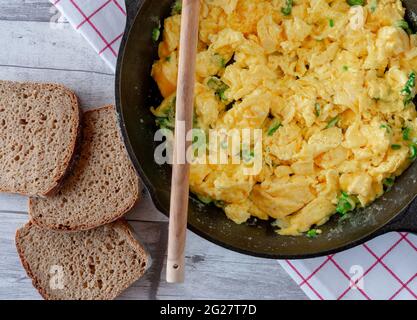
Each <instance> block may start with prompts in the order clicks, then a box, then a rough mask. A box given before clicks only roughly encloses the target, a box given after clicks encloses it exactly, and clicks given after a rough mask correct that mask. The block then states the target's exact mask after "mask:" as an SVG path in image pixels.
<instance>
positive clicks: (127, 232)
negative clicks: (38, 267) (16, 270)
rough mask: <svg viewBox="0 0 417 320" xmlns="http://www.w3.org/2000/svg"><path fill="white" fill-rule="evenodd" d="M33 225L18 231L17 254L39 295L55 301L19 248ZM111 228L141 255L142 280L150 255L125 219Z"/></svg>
mask: <svg viewBox="0 0 417 320" xmlns="http://www.w3.org/2000/svg"><path fill="white" fill-rule="evenodd" d="M32 225H34V223H33V221H29V222H28V223H27V224H26V225H24V226H23V227H22V228H20V229H18V230H17V231H16V235H15V243H16V249H17V253H18V255H19V259H20V262H21V264H22V266H23V268H24V269H25V271H26V274H27V275H28V277H29V278H30V279H31V280H32V284H33V286H34V287H35V289H36V290H38V292H39V294H40V295H41V296H42V298H43V299H45V300H53V299H52V297H51V296H49V295H48V293H47V291H46V290H45V289H44V288H42V286H41V285H40V282H39V279H38V278H37V277H36V276H35V274H34V273H33V272H32V270H31V268H30V265H29V262H28V261H27V260H26V258H25V256H24V254H23V251H22V248H21V247H20V246H19V238H20V234H21V232H22V231H23V230H24V229H26V228H30V227H31V226H32ZM109 226H111V227H112V228H114V230H115V231H116V232H118V233H119V234H121V233H122V234H123V235H124V236H125V239H126V240H127V242H128V243H129V245H130V246H131V247H132V248H134V250H135V252H137V253H138V254H139V256H140V259H141V261H142V265H143V267H142V268H141V270H140V273H139V275H138V277H137V280H138V279H140V278H141V277H142V276H143V275H144V273H145V271H146V269H147V266H148V262H149V258H148V257H149V255H148V253H147V252H146V250H145V249H144V247H143V246H142V245H141V244H140V243H139V242H138V241H137V240H136V239H135V236H134V235H133V232H132V229H131V226H130V225H129V224H128V223H127V221H126V220H125V219H119V220H117V221H115V222H113V223H111V224H109ZM128 288H129V285H127V286H124V287H122V288H121V289H120V290H118V291H115V292H114V293H113V294H112V295H111V296H110V297H109V299H111V300H112V299H115V298H116V297H117V296H119V295H120V294H121V293H122V292H123V291H125V290H126V289H128Z"/></svg>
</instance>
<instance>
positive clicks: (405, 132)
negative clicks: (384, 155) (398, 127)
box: [403, 127, 413, 141]
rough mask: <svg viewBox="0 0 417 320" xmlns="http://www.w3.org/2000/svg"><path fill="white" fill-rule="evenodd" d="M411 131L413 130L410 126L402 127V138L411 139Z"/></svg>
mask: <svg viewBox="0 0 417 320" xmlns="http://www.w3.org/2000/svg"><path fill="white" fill-rule="evenodd" d="M411 131H413V130H412V129H411V128H410V127H405V128H404V129H403V139H404V140H405V141H409V140H411V139H410V134H411Z"/></svg>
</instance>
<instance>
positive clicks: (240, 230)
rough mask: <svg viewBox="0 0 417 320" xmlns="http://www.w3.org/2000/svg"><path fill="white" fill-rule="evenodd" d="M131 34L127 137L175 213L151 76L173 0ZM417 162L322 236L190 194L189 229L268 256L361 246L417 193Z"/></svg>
mask: <svg viewBox="0 0 417 320" xmlns="http://www.w3.org/2000/svg"><path fill="white" fill-rule="evenodd" d="M139 2H143V5H142V8H141V10H140V12H139V13H138V15H137V17H136V19H135V20H134V21H132V28H131V31H130V33H127V34H126V35H125V37H124V39H123V42H122V46H121V52H120V56H119V63H118V71H117V79H116V102H117V108H118V113H119V116H120V118H121V119H120V120H121V121H120V123H121V129H122V133H123V135H124V138H125V142H126V145H127V148H128V151H129V153H130V156H131V158H132V161H133V163H134V165H135V167H136V169H137V170H138V171H139V173H140V174H141V176H142V179H143V181H144V182H145V184H146V185H147V187H148V189H149V191H150V193H151V196H152V198H153V201H154V203H155V205H156V206H157V208H158V209H159V210H160V211H161V212H163V213H164V214H168V212H169V194H170V179H171V178H170V177H171V169H170V167H169V166H168V165H165V166H159V165H157V164H156V163H155V161H154V158H153V150H154V149H155V147H156V146H157V144H158V143H155V142H154V141H153V140H154V139H153V135H154V132H155V131H156V129H157V128H156V126H155V120H154V117H153V116H152V114H151V113H150V111H149V109H150V107H151V106H157V105H158V104H159V103H160V101H161V97H160V94H159V91H158V89H157V87H156V85H155V83H154V82H153V80H152V79H151V77H150V70H151V66H152V63H153V61H154V60H155V59H156V58H157V45H156V44H155V43H153V41H152V39H151V34H152V29H153V28H155V27H156V26H157V25H158V22H159V21H160V20H161V17H162V18H164V17H167V16H168V15H169V12H170V7H171V5H172V3H173V1H172V0H159V1H152V0H145V1H139ZM404 3H405V5H406V6H407V9H409V10H408V11H407V19H408V20H409V22H410V23H411V25H412V26H413V27H414V29H416V26H417V24H416V23H415V22H416V21H417V19H415V17H416V15H415V14H414V13H417V3H416V2H415V1H413V0H411V1H404ZM415 177H417V166H416V165H413V166H411V168H410V169H409V170H407V171H406V172H405V173H404V174H403V175H402V176H401V177H400V178H399V179H398V180H397V182H396V184H395V186H394V188H393V189H392V190H391V191H389V192H387V193H386V194H385V195H384V196H383V197H382V198H380V199H378V200H377V201H376V202H375V203H373V204H372V205H371V206H369V207H367V208H366V209H362V210H359V211H356V212H355V213H354V214H353V215H352V216H351V217H350V218H349V219H347V220H345V221H339V219H338V218H337V217H336V216H334V218H333V219H331V221H330V222H329V223H327V224H326V225H325V226H323V227H321V229H322V230H323V234H322V235H321V236H320V237H318V238H317V239H314V240H310V239H308V238H307V237H282V236H278V235H276V234H275V232H274V231H273V229H272V227H271V226H270V225H269V223H263V222H260V223H257V224H244V225H236V224H234V223H233V222H232V221H230V220H228V219H227V218H226V216H225V214H224V213H223V212H222V211H221V210H220V209H218V208H217V207H215V206H204V205H202V204H201V203H200V202H198V201H197V200H195V197H193V196H190V210H189V228H190V229H191V230H193V231H194V232H196V233H197V234H199V235H201V236H202V237H204V238H206V239H208V240H210V241H212V242H214V243H217V244H219V245H221V246H224V247H226V248H229V249H232V250H235V251H238V252H242V253H246V254H250V255H254V256H260V257H267V258H294V259H297V258H307V257H313V256H319V255H325V254H329V253H333V252H337V251H340V250H343V249H346V248H349V247H352V246H355V245H357V244H359V243H361V242H363V241H364V240H366V239H369V238H371V237H372V236H374V235H376V234H377V233H378V230H380V229H381V228H382V227H383V226H384V225H386V224H387V223H389V222H390V221H391V220H392V219H394V218H395V217H396V216H398V215H399V214H400V213H401V212H402V211H403V210H404V209H405V208H406V207H407V206H408V204H409V203H410V202H411V201H412V200H413V199H414V197H415V195H416V194H417V184H416V178H415Z"/></svg>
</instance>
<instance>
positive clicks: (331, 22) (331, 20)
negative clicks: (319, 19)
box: [329, 19, 334, 28]
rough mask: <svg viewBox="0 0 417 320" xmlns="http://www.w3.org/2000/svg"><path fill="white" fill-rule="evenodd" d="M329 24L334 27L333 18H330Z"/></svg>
mask: <svg viewBox="0 0 417 320" xmlns="http://www.w3.org/2000/svg"><path fill="white" fill-rule="evenodd" d="M329 26H330V28H333V27H334V20H333V19H329Z"/></svg>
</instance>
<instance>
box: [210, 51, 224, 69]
mask: <svg viewBox="0 0 417 320" xmlns="http://www.w3.org/2000/svg"><path fill="white" fill-rule="evenodd" d="M213 59H214V61H215V62H216V64H217V65H218V66H219V67H220V68H222V69H223V68H224V67H226V60H225V59H224V58H223V57H222V56H221V55H219V54H218V53H216V54H214V56H213Z"/></svg>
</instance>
